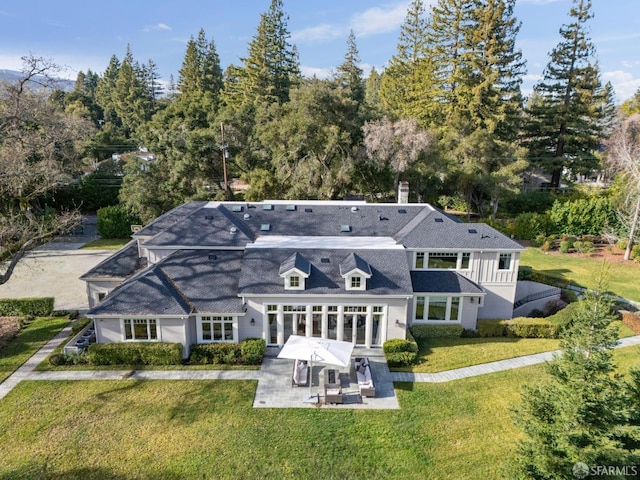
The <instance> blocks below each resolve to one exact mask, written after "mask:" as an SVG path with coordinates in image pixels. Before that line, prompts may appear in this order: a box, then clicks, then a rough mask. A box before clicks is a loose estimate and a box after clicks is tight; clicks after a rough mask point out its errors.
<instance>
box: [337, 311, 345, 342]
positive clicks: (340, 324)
mask: <svg viewBox="0 0 640 480" xmlns="http://www.w3.org/2000/svg"><path fill="white" fill-rule="evenodd" d="M337 329H338V332H337V336H336V339H337V340H342V339H343V338H344V305H338V326H337Z"/></svg>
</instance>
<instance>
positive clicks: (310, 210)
mask: <svg viewBox="0 0 640 480" xmlns="http://www.w3.org/2000/svg"><path fill="white" fill-rule="evenodd" d="M304 211H305V212H307V213H311V212H313V208H305V209H304Z"/></svg>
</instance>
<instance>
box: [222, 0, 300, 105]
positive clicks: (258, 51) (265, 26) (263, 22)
mask: <svg viewBox="0 0 640 480" xmlns="http://www.w3.org/2000/svg"><path fill="white" fill-rule="evenodd" d="M287 21H288V16H287V15H286V14H285V13H284V11H283V9H282V0H271V5H270V7H269V10H267V12H266V13H263V14H262V15H261V16H260V23H259V25H258V29H257V32H256V34H255V35H254V37H253V38H252V39H251V42H250V43H249V52H248V55H247V57H246V58H243V59H242V63H243V66H241V67H233V68H232V69H231V70H230V75H229V77H228V81H227V82H226V84H225V103H226V104H227V105H228V106H230V107H232V108H233V109H234V110H241V109H242V105H243V104H245V103H246V102H248V103H249V104H252V105H257V104H260V103H262V102H266V103H273V102H280V103H283V102H286V101H287V100H288V99H289V90H290V89H291V87H292V86H293V85H295V84H297V83H298V81H299V78H300V67H299V64H298V54H297V50H296V49H295V47H293V46H292V45H291V44H290V43H289V38H290V36H291V35H290V33H289V30H288V27H287Z"/></svg>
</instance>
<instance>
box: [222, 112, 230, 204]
mask: <svg viewBox="0 0 640 480" xmlns="http://www.w3.org/2000/svg"><path fill="white" fill-rule="evenodd" d="M220 133H221V134H222V145H220V150H222V176H223V181H224V199H225V200H229V184H228V183H227V160H228V159H229V145H227V144H226V143H224V123H222V122H220Z"/></svg>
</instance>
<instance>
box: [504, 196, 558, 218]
mask: <svg viewBox="0 0 640 480" xmlns="http://www.w3.org/2000/svg"><path fill="white" fill-rule="evenodd" d="M553 202H554V197H553V195H552V194H551V193H549V192H543V191H535V192H529V193H521V194H519V195H515V196H513V197H511V198H507V199H505V200H503V201H502V202H500V205H501V208H502V210H503V211H505V212H506V213H507V214H508V215H519V214H520V213H524V212H536V213H544V212H546V211H547V210H549V209H550V208H551V206H552V205H553Z"/></svg>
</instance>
